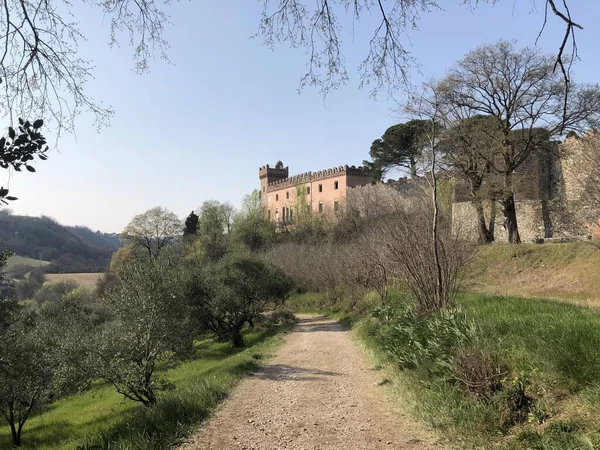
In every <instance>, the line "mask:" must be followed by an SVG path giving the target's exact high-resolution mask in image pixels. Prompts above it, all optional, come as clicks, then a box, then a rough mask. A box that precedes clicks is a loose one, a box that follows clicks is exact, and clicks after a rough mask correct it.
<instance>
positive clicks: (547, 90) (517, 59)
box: [436, 41, 600, 243]
mask: <svg viewBox="0 0 600 450" xmlns="http://www.w3.org/2000/svg"><path fill="white" fill-rule="evenodd" d="M554 66H555V63H554V60H553V57H552V56H549V55H544V54H542V53H541V52H540V51H539V50H537V49H532V48H524V49H519V48H516V47H515V45H514V44H513V43H510V42H506V41H500V42H498V43H497V44H494V45H483V46H481V47H478V48H476V49H475V50H473V51H471V52H469V53H468V54H467V55H466V56H465V57H464V58H463V59H462V60H460V61H459V62H458V63H457V64H456V66H455V67H454V68H453V69H451V70H450V72H449V74H448V75H447V76H446V78H444V79H443V80H442V81H441V82H440V83H439V84H438V86H437V88H436V90H438V91H439V92H440V95H442V97H443V103H444V108H445V109H448V110H453V111H454V114H458V115H460V116H464V117H468V116H469V115H473V114H483V115H489V116H492V117H493V118H495V119H496V121H497V123H498V126H499V128H500V135H501V141H500V142H499V143H498V144H499V147H500V153H501V156H500V158H497V159H495V160H493V161H491V162H492V170H494V171H495V172H497V173H500V174H501V175H502V177H503V189H502V193H501V195H500V198H499V201H500V204H501V205H502V208H503V213H504V216H505V219H506V220H505V223H506V228H507V230H508V239H509V242H511V243H519V242H520V241H521V239H520V237H519V229H518V225H517V215H516V208H515V195H514V179H513V178H514V176H513V175H514V172H515V170H516V169H517V168H518V167H519V166H521V164H523V162H525V161H526V160H527V158H528V157H529V156H530V155H531V154H532V153H533V152H534V151H543V150H545V149H547V144H548V141H549V139H550V138H552V137H556V136H558V135H560V134H562V133H563V132H566V131H570V130H572V131H577V132H583V131H585V130H587V129H589V128H597V127H598V125H599V124H600V86H598V85H577V84H575V83H573V82H571V83H570V84H569V87H568V89H567V91H568V92H565V90H564V86H563V80H562V77H561V75H560V74H559V73H557V72H556V71H555V70H554ZM567 94H568V96H567ZM457 111H460V112H457Z"/></svg>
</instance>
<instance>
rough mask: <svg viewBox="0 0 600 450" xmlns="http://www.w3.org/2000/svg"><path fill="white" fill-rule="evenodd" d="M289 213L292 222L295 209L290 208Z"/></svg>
mask: <svg viewBox="0 0 600 450" xmlns="http://www.w3.org/2000/svg"><path fill="white" fill-rule="evenodd" d="M289 213H290V222H291V221H292V219H293V218H294V208H290V209H289Z"/></svg>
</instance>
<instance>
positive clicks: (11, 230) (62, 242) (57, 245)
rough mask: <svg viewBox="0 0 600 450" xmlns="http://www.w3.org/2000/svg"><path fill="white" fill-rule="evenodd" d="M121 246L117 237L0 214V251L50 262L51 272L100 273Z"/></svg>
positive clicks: (48, 219) (51, 221)
mask: <svg viewBox="0 0 600 450" xmlns="http://www.w3.org/2000/svg"><path fill="white" fill-rule="evenodd" d="M120 246H121V243H120V240H119V236H118V234H116V233H102V232H99V231H96V232H95V231H92V230H90V229H89V228H87V227H68V226H64V225H61V224H59V223H58V222H56V221H55V220H53V219H51V218H49V217H29V216H17V215H10V214H0V248H7V249H10V250H12V251H13V252H15V253H16V254H17V255H18V256H20V257H25V258H33V259H35V260H43V261H49V262H50V263H51V265H50V267H49V271H50V272H55V273H81V272H102V271H104V270H105V268H106V266H107V265H108V263H109V262H110V258H111V255H112V253H113V252H114V251H116V250H117V249H118V248H119V247H120Z"/></svg>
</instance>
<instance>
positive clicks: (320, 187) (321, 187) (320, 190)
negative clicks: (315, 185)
mask: <svg viewBox="0 0 600 450" xmlns="http://www.w3.org/2000/svg"><path fill="white" fill-rule="evenodd" d="M319 192H323V185H322V184H320V185H319Z"/></svg>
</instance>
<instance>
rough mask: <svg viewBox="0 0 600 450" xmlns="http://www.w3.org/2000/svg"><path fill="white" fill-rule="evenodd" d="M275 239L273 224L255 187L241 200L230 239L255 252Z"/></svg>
mask: <svg viewBox="0 0 600 450" xmlns="http://www.w3.org/2000/svg"><path fill="white" fill-rule="evenodd" d="M275 239H276V234H275V224H274V223H273V222H272V221H270V220H269V219H268V218H267V217H266V214H265V211H264V206H263V204H262V202H261V199H260V191H258V190H257V189H255V190H254V191H252V193H251V194H249V195H247V196H245V197H244V199H243V200H242V210H241V212H240V214H238V216H237V217H236V219H235V221H234V223H233V229H232V241H233V243H234V244H241V245H243V246H244V247H246V248H247V249H248V250H250V251H252V252H256V251H259V250H265V249H267V248H268V247H269V246H270V245H271V244H273V243H274V242H275Z"/></svg>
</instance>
